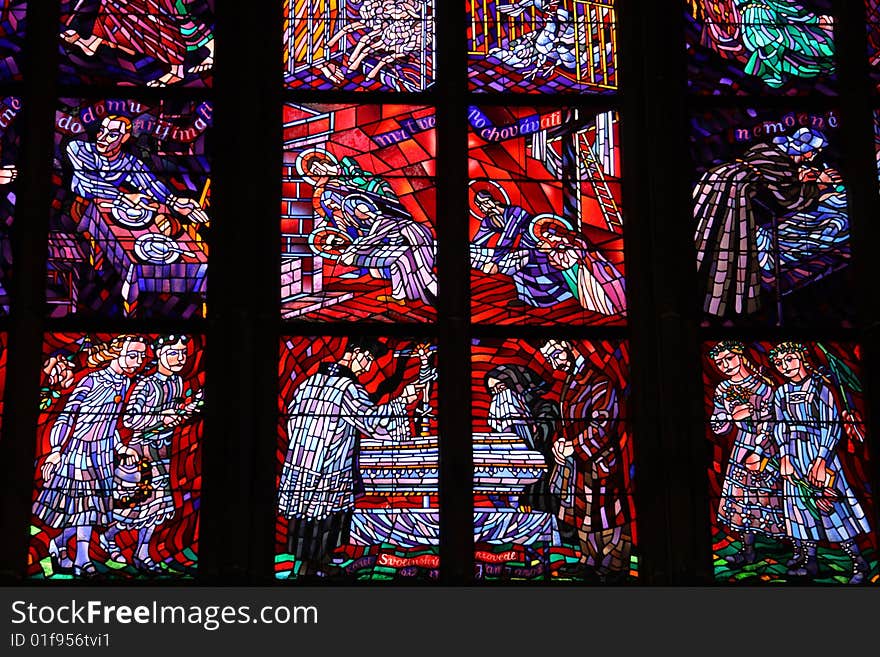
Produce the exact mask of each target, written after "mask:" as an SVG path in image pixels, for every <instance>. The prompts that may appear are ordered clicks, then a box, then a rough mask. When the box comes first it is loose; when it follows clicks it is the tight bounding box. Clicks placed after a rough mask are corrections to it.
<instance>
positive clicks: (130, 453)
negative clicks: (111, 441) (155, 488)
mask: <svg viewBox="0 0 880 657" xmlns="http://www.w3.org/2000/svg"><path fill="white" fill-rule="evenodd" d="M119 456H120V458H121V459H122V463H123V464H124V465H134V464H135V463H137V462H138V458H140V457H139V456H138V453H137V452H136V451H134V450H133V449H132V448H131V447H129V446H128V445H125V446H124V447H123V448H122V449H121V450H119Z"/></svg>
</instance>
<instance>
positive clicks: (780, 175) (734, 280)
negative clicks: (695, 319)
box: [693, 128, 828, 317]
mask: <svg viewBox="0 0 880 657" xmlns="http://www.w3.org/2000/svg"><path fill="white" fill-rule="evenodd" d="M827 145H828V141H827V140H826V139H825V137H824V135H822V133H820V132H818V131H817V130H813V129H812V128H801V129H800V130H798V131H797V132H795V133H794V134H793V135H790V136H779V137H775V138H774V139H773V142H772V143H767V142H762V143H760V144H755V145H754V146H752V147H751V148H749V149H748V150H747V151H746V152H745V153H744V154H743V156H742V157H740V158H737V159H735V160H734V161H733V162H726V163H724V164H720V165H718V166H716V167H714V168H712V169H709V170H708V171H706V173H704V174H703V176H702V178H700V181H699V182H698V183H697V185H696V187H694V192H693V196H694V218H695V219H696V220H697V230H696V234H695V241H696V247H697V269H698V271H699V273H700V278H701V280H702V281H703V285H704V290H703V295H704V296H703V310H704V311H705V312H706V313H708V314H710V315H714V316H716V317H728V316H732V315H740V314H751V313H754V312H756V311H757V310H758V308H759V306H760V298H759V295H760V290H761V267H760V265H759V263H758V248H757V243H756V242H757V237H756V227H757V225H758V218H757V217H756V214H757V213H756V202H757V201H759V200H760V201H761V202H763V203H765V204H766V205H770V206H771V207H774V209H778V214H779V215H782V214H786V213H788V212H796V211H800V210H805V209H807V208H809V207H810V206H811V205H813V204H814V203H815V202H816V201H817V200H818V197H819V186H818V184H817V183H816V180H817V179H818V177H819V175H820V172H819V171H818V170H817V169H815V168H813V167H812V166H810V165H809V162H810V161H812V160H813V159H814V158H815V157H816V156H817V155H818V154H819V153H820V152H821V151H822V149H823V148H825V147H826V146H827Z"/></svg>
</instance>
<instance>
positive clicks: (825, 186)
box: [691, 109, 853, 325]
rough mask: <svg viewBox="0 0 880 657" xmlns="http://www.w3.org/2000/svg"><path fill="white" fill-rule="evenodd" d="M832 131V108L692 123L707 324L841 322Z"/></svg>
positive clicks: (843, 245)
mask: <svg viewBox="0 0 880 657" xmlns="http://www.w3.org/2000/svg"><path fill="white" fill-rule="evenodd" d="M839 124H840V120H839V114H838V112H837V111H836V110H829V111H820V112H815V111H814V112H809V111H804V110H787V109H775V110H754V109H745V110H718V111H711V112H705V113H701V114H697V115H694V116H693V117H692V138H691V139H692V142H691V143H692V153H693V156H694V160H695V162H696V165H697V173H698V175H699V178H698V180H696V181H695V186H694V190H693V196H694V218H695V220H696V223H695V232H694V236H695V243H696V247H697V269H698V273H699V281H700V302H701V304H702V307H703V310H704V313H705V318H706V321H709V322H723V321H736V322H741V323H748V322H754V323H772V324H777V325H783V324H790V323H791V322H793V321H796V322H809V321H824V322H825V323H826V324H827V323H829V322H837V323H840V324H844V325H845V324H846V323H847V321H848V320H847V318H849V317H851V314H852V311H853V306H852V295H851V294H850V293H849V289H850V284H849V281H850V276H851V273H850V268H849V263H850V244H849V214H848V206H847V187H846V180H845V179H844V177H843V175H842V174H841V173H840V170H839V167H840V163H841V151H840V148H839V145H838V141H839V136H838V128H839Z"/></svg>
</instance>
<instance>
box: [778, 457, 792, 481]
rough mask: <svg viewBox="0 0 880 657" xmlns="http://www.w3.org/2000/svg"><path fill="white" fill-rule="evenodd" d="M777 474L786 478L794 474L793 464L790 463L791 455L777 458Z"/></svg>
mask: <svg viewBox="0 0 880 657" xmlns="http://www.w3.org/2000/svg"><path fill="white" fill-rule="evenodd" d="M779 474H781V475H782V476H783V477H787V478H790V477H793V476H794V466H793V465H792V464H791V457H788V456H783V457H782V458H781V459H779Z"/></svg>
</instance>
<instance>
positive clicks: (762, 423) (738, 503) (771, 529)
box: [703, 340, 877, 584]
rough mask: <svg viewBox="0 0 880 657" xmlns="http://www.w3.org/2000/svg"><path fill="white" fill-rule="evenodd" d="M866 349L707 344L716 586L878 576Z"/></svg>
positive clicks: (812, 344)
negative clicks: (864, 362)
mask: <svg viewBox="0 0 880 657" xmlns="http://www.w3.org/2000/svg"><path fill="white" fill-rule="evenodd" d="M860 351H861V350H860V348H859V346H858V345H854V344H849V343H838V342H806V343H804V342H792V341H782V342H772V343H771V342H756V343H751V344H747V343H743V342H738V341H733V340H725V341H721V342H711V343H706V344H705V345H704V375H703V380H704V385H705V405H706V413H707V424H706V436H707V438H708V439H709V441H710V442H711V444H712V463H711V467H710V469H709V479H710V490H711V493H712V495H711V505H712V506H711V513H712V526H713V532H714V559H715V561H714V564H715V577H716V579H717V580H718V581H774V582H788V581H793V580H800V581H803V580H804V579H805V578H806V579H807V580H808V581H811V582H822V583H844V584H845V583H863V582H867V581H869V580H870V581H876V579H877V577H876V575H875V576H874V577H873V578H871V576H870V573H873V572H876V568H877V536H876V534H875V533H874V528H873V527H872V520H871V519H872V518H874V517H876V516H875V515H874V509H873V499H872V495H871V488H870V484H869V483H868V482H869V481H870V475H869V470H868V466H869V464H868V454H869V451H870V449H869V444H868V441H867V437H866V425H865V423H864V418H865V399H864V396H863V390H862V377H863V371H862V367H861V363H860V360H861V358H860Z"/></svg>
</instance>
